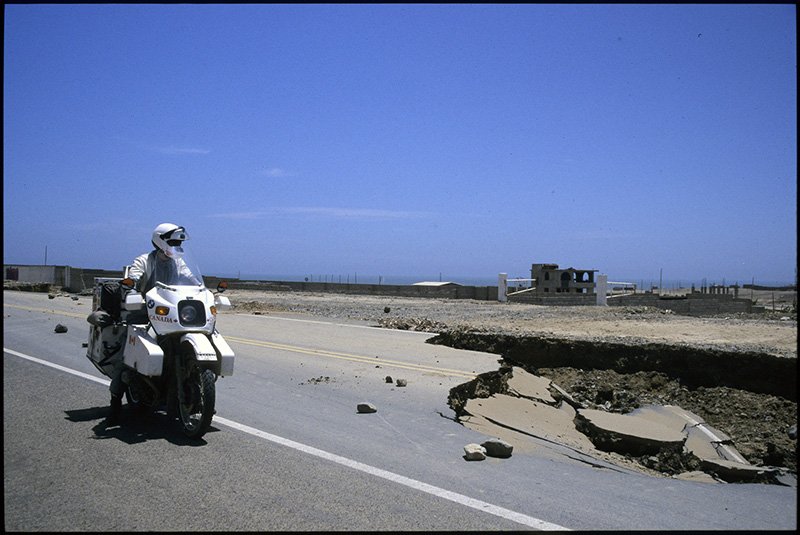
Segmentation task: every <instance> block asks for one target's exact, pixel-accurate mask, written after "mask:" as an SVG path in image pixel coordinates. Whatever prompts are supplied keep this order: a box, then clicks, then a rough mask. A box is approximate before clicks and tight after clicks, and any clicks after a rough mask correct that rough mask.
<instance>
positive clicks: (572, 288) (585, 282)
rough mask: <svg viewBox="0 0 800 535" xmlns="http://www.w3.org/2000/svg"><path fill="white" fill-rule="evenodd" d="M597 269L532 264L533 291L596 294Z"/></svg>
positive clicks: (538, 292)
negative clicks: (560, 267) (562, 267)
mask: <svg viewBox="0 0 800 535" xmlns="http://www.w3.org/2000/svg"><path fill="white" fill-rule="evenodd" d="M597 271H598V270H596V269H575V268H571V267H570V268H566V269H559V267H558V264H531V279H532V281H531V287H532V288H533V289H532V290H531V293H533V294H534V295H537V296H542V297H546V296H547V295H548V294H551V295H552V294H585V295H594V293H595V276H594V274H595V273H597Z"/></svg>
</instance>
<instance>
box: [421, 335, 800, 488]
mask: <svg viewBox="0 0 800 535" xmlns="http://www.w3.org/2000/svg"><path fill="white" fill-rule="evenodd" d="M429 342H430V343H434V344H443V345H448V346H451V347H455V348H461V349H470V350H475V351H484V352H489V353H496V354H499V355H501V356H502V357H503V360H502V363H501V366H500V369H499V370H496V371H490V372H487V373H484V374H481V375H479V376H478V377H477V378H476V379H474V380H472V381H470V382H468V383H465V384H462V385H460V386H457V387H455V388H453V389H452V390H451V391H450V396H449V400H448V401H449V404H450V406H451V407H452V408H453V410H454V411H455V413H456V417H457V419H458V421H459V422H460V423H462V424H463V425H466V426H469V427H471V428H473V429H476V430H479V431H481V432H483V433H487V434H495V435H499V434H502V435H503V437H502V438H503V439H504V440H510V439H511V440H513V439H516V440H524V439H530V438H535V439H538V440H545V441H549V442H553V443H559V444H562V445H565V446H567V447H570V448H573V449H574V450H575V451H579V452H583V453H589V454H592V453H593V452H594V453H597V452H604V453H610V454H611V455H613V456H616V457H617V459H619V458H624V460H626V461H628V462H634V463H636V464H638V465H639V466H641V467H643V468H644V469H646V470H651V471H653V470H654V471H657V472H661V473H663V474H666V475H670V476H675V477H689V476H691V475H694V476H697V475H698V474H701V475H704V476H706V478H711V480H715V481H726V482H740V481H748V482H749V481H758V482H770V483H781V484H792V485H796V470H797V465H796V462H797V460H796V459H797V455H796V452H797V449H796V447H797V441H796V424H797V403H796V399H797V397H796V395H797V391H796V382H797V362H796V359H792V358H785V357H777V356H773V355H769V354H760V353H744V352H734V351H731V352H726V351H723V350H719V349H706V348H691V347H681V346H674V345H662V344H643V345H636V346H634V345H626V344H620V343H613V342H598V341H593V342H585V341H579V340H578V341H576V340H572V339H569V340H567V339H556V338H543V337H537V336H512V335H502V334H488V333H475V332H465V331H462V330H450V331H444V332H442V333H440V334H439V335H438V336H435V337H433V338H431V339H430V340H429ZM701 479H702V478H701Z"/></svg>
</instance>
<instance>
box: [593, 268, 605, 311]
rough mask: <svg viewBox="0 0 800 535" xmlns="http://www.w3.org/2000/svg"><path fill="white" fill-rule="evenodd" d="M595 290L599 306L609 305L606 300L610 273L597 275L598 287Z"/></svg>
mask: <svg viewBox="0 0 800 535" xmlns="http://www.w3.org/2000/svg"><path fill="white" fill-rule="evenodd" d="M595 291H596V293H597V306H606V305H608V302H607V301H606V298H607V296H608V275H598V276H597V288H596V289H595Z"/></svg>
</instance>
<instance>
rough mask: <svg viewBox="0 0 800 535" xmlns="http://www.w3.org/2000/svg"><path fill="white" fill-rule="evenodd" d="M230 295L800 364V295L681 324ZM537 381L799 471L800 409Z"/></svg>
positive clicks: (723, 394)
mask: <svg viewBox="0 0 800 535" xmlns="http://www.w3.org/2000/svg"><path fill="white" fill-rule="evenodd" d="M750 294H751V292H750V290H744V291H743V292H742V293H741V294H740V297H747V298H751V295H750ZM227 295H229V297H230V298H231V301H232V302H233V303H234V304H235V309H234V310H235V311H240V312H257V313H262V314H269V313H273V312H274V313H296V314H302V315H315V316H322V317H326V318H332V319H339V320H360V321H367V322H370V323H374V324H375V325H379V326H382V327H389V328H398V329H408V330H419V331H428V332H441V331H443V330H446V329H455V328H458V329H466V330H470V331H474V332H497V333H504V334H512V335H528V334H535V335H544V336H553V337H558V338H568V339H569V338H574V339H576V340H598V341H601V340H602V341H614V342H623V343H631V344H636V343H647V342H659V343H666V344H675V345H680V346H693V347H704V348H722V349H725V350H728V351H750V352H753V351H754V352H760V353H765V354H770V355H777V356H781V357H784V358H790V359H795V360H796V359H797V312H796V302H797V301H796V299H797V297H796V295H797V294H796V292H772V291H752V299H754V301H756V302H757V303H758V304H760V305H766V310H765V312H763V313H758V314H742V313H740V314H723V315H719V316H713V317H690V316H681V315H677V314H674V313H670V312H667V311H664V310H659V309H654V308H651V307H616V306H613V307H548V306H537V305H527V304H515V303H497V302H487V301H474V300H452V299H424V298H400V297H383V296H380V297H379V296H361V295H343V294H330V293H306V292H277V291H257V290H230V291H229V292H228V294H227ZM773 299H774V302H775V310H774V311H773V310H772V303H773ZM486 371H490V370H486ZM537 373H538V374H540V375H543V376H546V377H548V378H549V379H551V380H552V381H553V382H554V383H556V384H557V385H559V386H560V387H561V388H563V389H564V390H566V391H567V392H569V393H570V395H571V396H572V397H573V398H574V399H576V400H577V401H580V402H581V403H583V404H584V405H585V406H587V407H589V408H601V409H604V410H608V411H612V412H621V413H626V412H629V411H630V410H632V409H634V408H636V407H640V406H644V405H648V404H661V405H663V404H670V405H678V406H680V407H682V408H684V409H686V410H689V411H691V412H693V413H695V414H697V415H698V416H700V417H701V418H703V419H704V420H705V421H706V422H707V423H708V424H709V425H711V426H713V427H715V428H716V429H718V430H720V431H722V432H723V433H725V434H727V435H728V436H730V437H731V439H732V441H733V443H734V445H735V447H736V449H737V450H738V451H739V452H740V453H741V454H742V455H743V456H744V457H745V458H746V459H747V460H748V461H749V462H750V463H752V464H754V465H758V466H778V467H785V468H788V469H790V470H791V471H793V472H794V473H796V471H797V440H796V438H791V436H790V432H789V431H790V429H791V427H792V426H795V430H796V425H797V403H796V401H792V400H787V399H784V398H781V397H779V396H773V395H769V394H756V393H753V392H748V391H745V390H738V389H733V388H727V387H700V388H697V389H694V390H689V389H687V388H686V387H685V386H682V385H681V384H680V383H679V382H678V381H676V380H671V379H670V378H669V377H667V376H666V375H664V374H660V373H658V372H638V373H634V374H619V373H617V372H614V371H612V370H581V369H574V368H547V369H545V368H541V369H539V370H537ZM795 432H796V431H795Z"/></svg>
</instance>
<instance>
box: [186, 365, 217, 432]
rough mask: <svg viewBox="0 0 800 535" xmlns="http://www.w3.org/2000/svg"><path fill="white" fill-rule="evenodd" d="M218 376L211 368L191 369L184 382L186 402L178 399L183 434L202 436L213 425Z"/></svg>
mask: <svg viewBox="0 0 800 535" xmlns="http://www.w3.org/2000/svg"><path fill="white" fill-rule="evenodd" d="M215 384H216V376H215V375H214V372H212V371H211V370H201V369H200V368H197V367H196V366H195V368H194V369H193V370H191V371H190V373H189V376H188V378H187V379H186V382H185V384H184V388H185V391H186V394H185V396H184V397H185V398H186V399H184V402H183V403H181V402H180V401H178V403H177V404H178V421H179V422H180V424H181V430H182V431H183V434H184V435H186V436H187V437H189V438H200V437H202V436H203V435H205V434H206V432H207V431H208V428H209V427H211V419H212V418H213V417H214V404H215V402H216V386H215Z"/></svg>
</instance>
